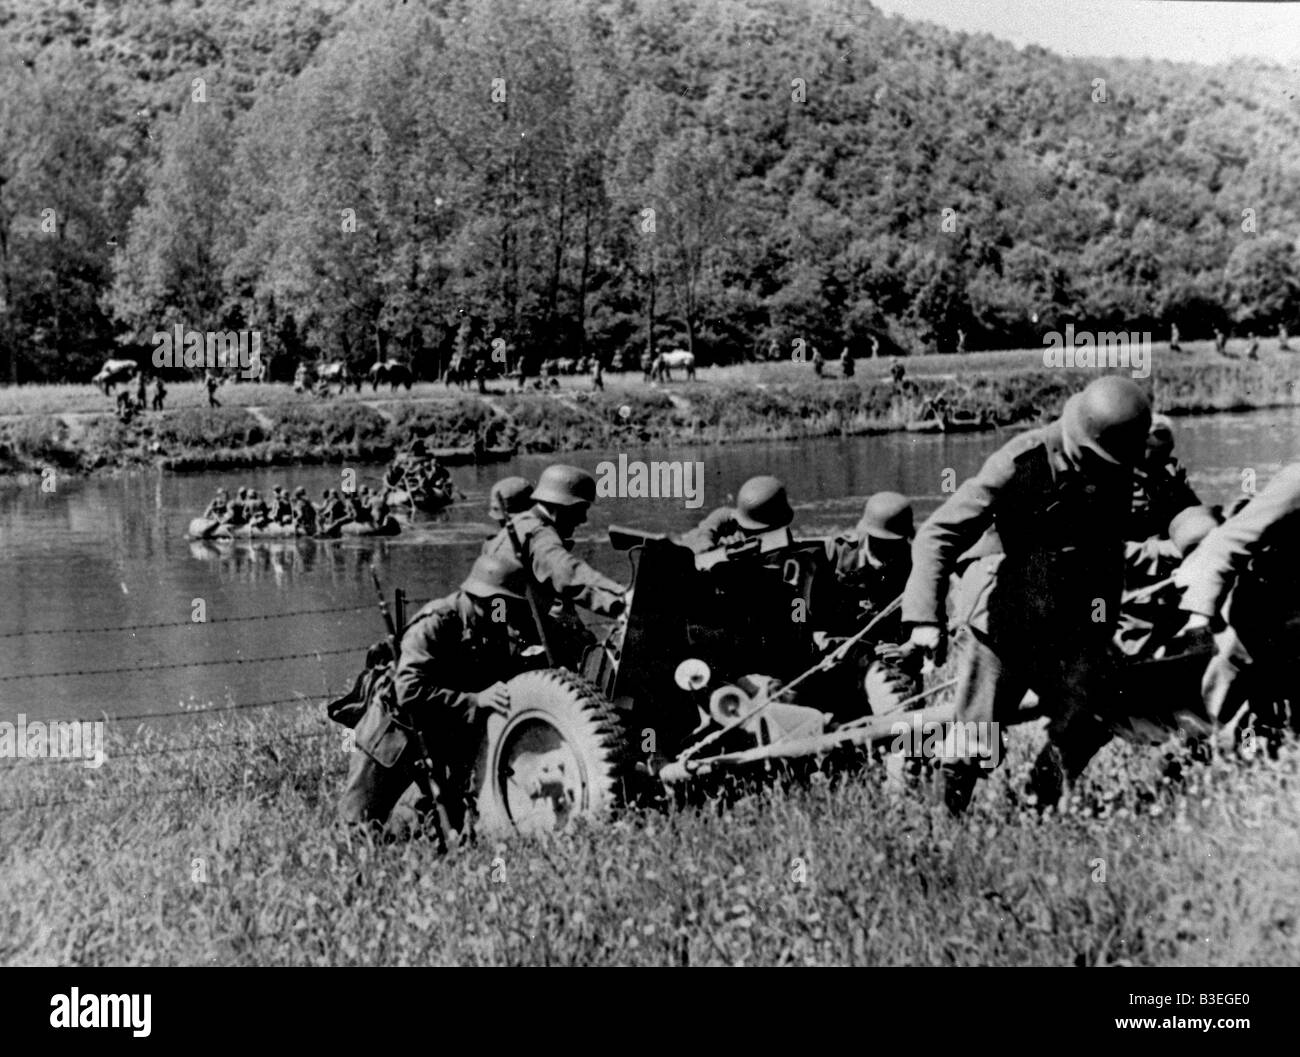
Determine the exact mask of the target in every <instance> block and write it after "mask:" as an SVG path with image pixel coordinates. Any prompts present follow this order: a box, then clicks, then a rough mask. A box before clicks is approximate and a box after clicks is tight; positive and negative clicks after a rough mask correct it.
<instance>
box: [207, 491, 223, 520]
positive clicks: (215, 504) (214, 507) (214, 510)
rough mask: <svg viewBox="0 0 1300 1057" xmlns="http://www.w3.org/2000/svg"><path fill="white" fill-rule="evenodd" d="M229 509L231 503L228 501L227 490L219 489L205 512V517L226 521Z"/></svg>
mask: <svg viewBox="0 0 1300 1057" xmlns="http://www.w3.org/2000/svg"><path fill="white" fill-rule="evenodd" d="M229 508H230V503H229V502H228V501H227V497H226V490H225V489H224V488H218V489H217V494H216V495H215V496H214V497H213V499H212V502H211V503H209V504H208V508H207V510H205V511H203V516H204V517H205V518H211V519H213V520H215V521H222V520H224V519H225V516H226V511H227V510H229Z"/></svg>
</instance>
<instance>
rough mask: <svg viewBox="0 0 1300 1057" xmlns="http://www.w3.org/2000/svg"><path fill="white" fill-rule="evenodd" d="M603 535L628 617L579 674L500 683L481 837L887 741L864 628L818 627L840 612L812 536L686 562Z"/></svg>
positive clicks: (774, 537) (657, 545)
mask: <svg viewBox="0 0 1300 1057" xmlns="http://www.w3.org/2000/svg"><path fill="white" fill-rule="evenodd" d="M610 539H611V542H612V544H613V545H614V546H615V548H616V549H619V550H624V551H626V552H627V553H628V555H629V558H630V560H631V563H632V567H633V576H632V590H631V599H630V604H629V606H628V609H627V612H626V613H625V615H624V617H623V619H622V620H621V621H620V622H619V623H618V624H617V625H616V626H615V627H614V628H613V629H612V630H611V631H610V632H609V634H608V635H607V636H606V638H605V640H604V641H603V642H600V643H598V644H596V645H593V646H591V647H589V648H588V649H587V650H586V652H585V654H584V656H583V658H582V661H581V663H580V665H579V666H578V670H577V671H570V670H568V669H565V668H548V669H544V670H538V671H526V672H523V673H521V674H519V675H517V676H515V677H514V678H513V679H512V680H510V682H509V683H508V687H509V691H510V714H509V715H508V716H507V717H505V718H502V717H498V716H493V717H492V718H491V719H490V720H489V721H488V725H487V730H486V735H485V737H484V739H483V741H482V744H481V747H480V752H479V760H478V766H477V769H476V778H477V781H478V783H479V785H478V791H477V803H478V815H479V825H480V827H482V828H486V829H488V830H493V829H497V830H511V829H515V830H520V831H525V832H527V831H545V830H550V829H556V828H560V827H563V826H564V825H566V824H567V823H568V822H569V820H571V819H573V818H575V817H580V816H599V815H602V814H604V813H606V812H608V811H609V810H610V809H612V808H614V807H616V806H617V805H619V804H620V803H625V802H628V801H629V800H631V799H634V798H635V797H636V796H637V795H638V794H640V793H643V792H645V791H646V790H647V789H655V788H658V789H659V790H663V789H664V788H665V787H671V786H675V785H680V784H682V783H685V782H688V781H690V780H691V779H693V778H696V777H701V776H703V775H706V774H709V773H712V772H718V771H724V770H734V769H740V768H746V767H749V766H752V765H754V764H760V763H762V762H763V761H771V760H776V759H781V758H793V757H807V756H817V755H821V754H824V753H828V752H830V751H832V750H834V749H837V748H840V747H844V746H867V745H871V744H875V743H879V742H884V741H889V740H891V739H893V738H896V737H897V736H898V734H897V724H898V715H897V713H891V714H889V715H883V716H873V715H871V714H870V710H869V707H868V705H867V702H866V695H865V693H864V690H863V681H862V673H863V671H864V670H865V667H866V662H867V661H868V660H869V659H870V657H871V655H872V653H873V647H872V642H871V637H870V636H871V632H872V630H873V627H874V625H875V623H876V621H873V622H871V624H868V625H867V626H865V627H863V628H861V629H860V630H859V631H858V632H857V633H856V634H855V635H853V636H850V637H846V638H842V639H840V640H836V639H831V638H828V637H827V636H826V635H825V634H824V633H823V632H822V631H820V630H818V627H819V623H820V622H819V619H818V617H819V614H821V613H825V612H829V611H831V610H833V609H834V608H835V607H836V605H837V603H838V602H839V600H838V599H837V598H836V597H835V595H836V592H837V590H838V589H839V588H838V585H837V581H836V578H835V575H834V571H833V566H832V563H831V560H830V555H829V554H828V551H827V548H826V545H825V542H824V541H823V540H800V541H796V540H795V539H794V538H793V537H792V536H791V534H790V531H789V529H780V530H777V531H775V532H770V533H767V534H765V535H762V536H755V537H752V538H750V539H748V540H746V541H744V542H743V543H740V544H738V545H733V546H731V547H723V548H718V549H717V550H716V551H711V552H706V553H705V554H701V555H697V554H694V553H693V552H692V551H691V550H690V549H688V548H687V547H684V546H681V545H679V544H677V543H674V542H672V541H671V540H670V539H668V538H667V537H666V536H663V535H660V534H655V533H646V532H640V531H637V530H632V529H624V528H617V527H613V528H611V529H610ZM887 615H888V614H887V613H882V614H880V615H879V618H878V619H881V618H884V617H885V616H887ZM921 696H922V697H924V696H925V695H924V694H923V695H921ZM910 703H915V702H910ZM923 717H924V718H925V719H928V720H930V721H933V722H938V721H941V720H943V719H945V718H950V717H949V715H948V713H947V711H945V710H944V709H938V710H927V712H926V713H923ZM908 718H909V720H911V719H912V717H911V716H909V717H908Z"/></svg>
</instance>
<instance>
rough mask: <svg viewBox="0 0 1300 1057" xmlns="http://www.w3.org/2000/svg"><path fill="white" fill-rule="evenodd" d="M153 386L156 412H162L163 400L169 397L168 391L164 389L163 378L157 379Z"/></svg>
mask: <svg viewBox="0 0 1300 1057" xmlns="http://www.w3.org/2000/svg"><path fill="white" fill-rule="evenodd" d="M153 384H154V390H153V409H154V410H155V411H161V410H162V409H163V400H164V399H165V398H166V396H167V390H166V389H165V388H163V380H162V377H161V376H159V377H157V378H155V379H154V380H153Z"/></svg>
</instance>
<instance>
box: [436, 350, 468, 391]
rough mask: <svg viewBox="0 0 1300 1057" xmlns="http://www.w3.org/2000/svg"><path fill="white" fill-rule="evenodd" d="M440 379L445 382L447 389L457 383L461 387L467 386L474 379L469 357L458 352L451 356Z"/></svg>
mask: <svg viewBox="0 0 1300 1057" xmlns="http://www.w3.org/2000/svg"><path fill="white" fill-rule="evenodd" d="M442 380H443V381H444V382H446V383H447V387H448V388H449V389H450V388H451V387H452V386H453V385H459V386H460V387H461V388H462V389H464V388H465V387H466V386H468V385H469V383H470V382H472V381H473V380H474V364H473V362H472V361H471V359H470V357H468V356H466V355H465V354H464V353H459V352H458V353H456V355H454V356H452V358H451V363H449V364H448V365H447V370H446V372H445V373H444V374H443V376H442Z"/></svg>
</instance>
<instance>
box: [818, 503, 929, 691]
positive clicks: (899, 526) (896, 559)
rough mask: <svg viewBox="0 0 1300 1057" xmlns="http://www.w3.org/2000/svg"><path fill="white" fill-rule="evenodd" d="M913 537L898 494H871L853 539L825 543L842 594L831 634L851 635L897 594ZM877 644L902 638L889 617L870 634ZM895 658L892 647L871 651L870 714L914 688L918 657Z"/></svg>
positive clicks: (906, 506)
mask: <svg viewBox="0 0 1300 1057" xmlns="http://www.w3.org/2000/svg"><path fill="white" fill-rule="evenodd" d="M914 535H915V530H914V515H913V511H912V503H911V501H910V500H909V499H908V498H907V497H906V496H904V495H900V494H899V493H898V492H877V493H876V494H875V495H873V496H871V497H870V498H869V499H868V500H867V502H866V506H865V507H864V508H863V511H862V518H861V519H860V520H859V521H858V524H857V526H856V527H855V528H854V530H853V535H852V536H848V537H839V538H838V539H835V540H832V541H830V544H831V546H830V556H831V560H832V561H833V562H834V564H835V577H836V581H837V583H838V584H839V586H840V588H841V590H842V595H841V600H842V604H841V606H840V607H839V612H838V614H837V616H838V620H837V624H838V626H837V627H835V628H834V629H833V630H835V631H838V632H842V633H843V634H853V633H854V632H855V631H857V630H858V629H859V628H861V627H862V626H863V625H864V624H866V623H867V622H868V621H870V620H872V619H873V618H874V617H875V616H876V615H877V614H878V613H879V612H880V611H881V610H882V609H884V608H885V607H886V606H888V605H889V604H890V603H891V602H893V601H894V599H895V598H897V597H898V596H899V594H901V593H902V590H903V587H904V586H905V585H906V584H907V578H908V575H909V574H910V573H911V571H912V538H913V536H914ZM873 637H874V640H875V641H876V642H878V643H882V642H883V643H897V642H899V641H901V639H902V638H903V635H902V620H901V618H900V617H899V616H898V615H897V614H895V615H894V616H892V617H888V618H886V619H885V620H883V621H881V623H880V624H878V625H877V626H876V629H875V631H874V632H873ZM915 657H916V662H918V663H914V662H913V660H912V658H910V657H907V658H905V657H903V656H901V655H900V654H899V653H898V651H897V649H887V650H880V649H877V653H876V656H874V657H873V658H872V659H871V661H870V664H869V666H868V667H867V671H866V677H865V684H864V685H865V687H866V693H867V703H868V704H869V705H870V706H871V711H872V712H873V713H874V714H876V715H882V714H884V713H886V712H892V711H894V710H895V708H896V707H897V706H898V704H899V703H900V702H902V701H905V700H906V699H907V698H909V697H912V696H913V695H915V694H916V693H917V692H918V691H919V690H920V689H921V687H920V665H919V660H920V655H919V654H916V655H915Z"/></svg>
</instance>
